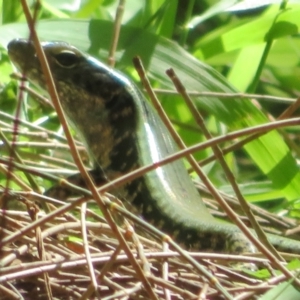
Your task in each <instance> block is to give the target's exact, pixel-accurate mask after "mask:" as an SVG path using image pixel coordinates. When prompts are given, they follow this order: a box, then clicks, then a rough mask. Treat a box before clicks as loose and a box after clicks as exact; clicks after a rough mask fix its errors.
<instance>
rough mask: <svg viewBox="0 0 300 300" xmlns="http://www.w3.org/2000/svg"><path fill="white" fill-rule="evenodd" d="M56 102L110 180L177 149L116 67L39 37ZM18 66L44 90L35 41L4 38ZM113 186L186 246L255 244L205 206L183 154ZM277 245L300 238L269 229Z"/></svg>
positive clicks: (232, 249) (286, 246) (292, 244)
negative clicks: (51, 77)
mask: <svg viewBox="0 0 300 300" xmlns="http://www.w3.org/2000/svg"><path fill="white" fill-rule="evenodd" d="M42 46H43V49H44V51H45V54H46V57H47V60H48V63H49V66H50V69H51V72H52V76H53V78H54V81H55V85H56V88H57V91H58V94H59V98H60V101H61V104H62V107H63V109H64V111H65V113H66V115H67V117H68V119H69V120H70V121H71V123H72V124H73V126H74V127H75V128H76V130H77V132H78V134H79V136H80V137H81V138H82V140H83V142H84V143H85V145H86V148H87V151H88V152H89V154H90V156H91V158H92V160H93V161H94V163H95V170H99V172H102V173H103V174H105V176H106V177H107V179H108V180H111V179H113V178H115V177H117V176H120V175H122V174H125V173H128V172H130V171H131V170H134V169H136V168H138V167H140V166H144V165H147V164H150V163H154V162H159V160H160V159H162V158H164V157H165V156H167V155H169V154H171V153H174V152H175V151H176V150H177V148H176V146H175V144H174V141H173V140H172V138H171V136H170V134H169V133H168V131H167V129H166V127H165V126H164V124H163V123H162V122H161V120H160V118H159V116H158V115H157V114H156V112H155V111H154V110H153V109H152V107H151V106H150V105H149V103H148V102H147V100H146V99H145V97H144V96H143V94H142V93H141V92H140V91H139V89H138V88H137V87H136V86H135V85H134V84H133V83H132V82H131V81H129V80H128V78H127V77H126V76H124V75H122V74H121V73H119V72H117V71H114V70H112V69H110V68H108V67H107V66H106V65H104V64H103V63H101V62H100V61H98V60H96V59H94V58H93V57H91V56H88V55H86V54H84V53H82V52H80V51H79V50H78V49H76V48H75V47H72V46H71V45H69V44H67V43H63V42H44V43H42ZM8 53H9V56H10V58H11V60H12V62H13V63H14V64H15V65H16V66H17V68H18V69H19V70H20V71H22V72H25V73H26V76H27V77H28V78H29V80H31V81H32V82H34V83H35V84H37V85H39V86H40V87H42V88H43V89H45V90H46V83H45V79H44V75H43V72H42V70H41V66H40V63H39V60H38V58H37V56H36V54H35V49H34V46H33V44H32V43H31V42H29V41H27V40H24V39H16V40H13V41H11V42H10V43H9V45H8ZM113 193H114V194H115V195H116V196H117V197H119V198H120V199H122V200H123V201H124V203H125V205H126V206H127V207H129V208H131V209H133V211H134V212H135V213H136V214H138V215H140V216H141V217H142V218H144V219H145V220H146V221H148V222H150V223H153V224H154V225H155V226H157V227H158V228H160V229H161V230H162V231H163V232H165V233H167V234H169V235H170V236H172V237H173V238H174V239H175V240H176V241H177V242H178V243H180V244H182V245H183V246H184V247H185V248H187V249H193V250H204V251H215V252H229V253H241V252H252V251H254V249H253V246H252V245H251V244H250V243H249V242H248V240H247V239H246V238H245V237H244V235H243V234H242V233H241V232H240V230H239V229H238V228H237V227H236V226H235V225H232V224H227V223H224V222H221V221H219V220H217V219H215V218H213V216H212V215H211V214H210V213H209V211H208V209H207V208H206V207H205V205H204V203H203V201H202V199H201V197H200V195H199V193H198V192H197V190H196V188H195V186H194V185H193V183H192V181H191V179H190V177H189V175H188V173H187V171H186V169H185V167H184V164H183V162H182V161H181V160H178V161H175V162H172V163H170V164H168V165H166V166H162V167H159V168H157V169H155V170H154V171H151V172H148V173H147V174H145V175H143V176H142V177H140V178H138V179H135V180H133V181H132V182H129V183H128V184H126V185H124V186H123V187H122V188H118V189H115V190H114V191H113ZM268 238H269V239H270V241H271V243H272V244H274V245H275V246H276V247H278V248H279V249H280V250H283V251H286V252H295V253H300V242H298V241H294V240H290V239H287V238H283V237H279V236H274V235H268Z"/></svg>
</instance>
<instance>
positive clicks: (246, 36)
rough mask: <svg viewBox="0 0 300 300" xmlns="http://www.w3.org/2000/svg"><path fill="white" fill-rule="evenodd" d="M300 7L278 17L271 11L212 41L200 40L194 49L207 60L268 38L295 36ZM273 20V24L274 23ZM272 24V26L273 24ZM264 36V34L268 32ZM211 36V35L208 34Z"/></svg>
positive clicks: (276, 13)
mask: <svg viewBox="0 0 300 300" xmlns="http://www.w3.org/2000/svg"><path fill="white" fill-rule="evenodd" d="M299 13H300V5H295V6H293V7H292V8H290V9H286V10H285V11H283V12H282V13H280V14H279V15H278V10H274V11H273V10H272V13H267V14H265V15H264V16H261V17H260V18H258V19H255V20H253V21H250V22H247V23H244V21H243V22H241V24H240V25H239V24H237V25H236V26H235V27H233V28H232V29H231V30H228V31H226V32H225V33H223V34H221V35H217V36H215V37H214V38H213V39H209V40H206V39H205V38H204V39H203V40H200V41H199V43H198V44H197V45H196V48H197V49H199V51H201V53H202V55H203V57H205V58H209V57H211V56H215V55H217V54H220V53H222V52H229V51H233V50H236V49H240V48H243V47H247V46H249V45H253V44H260V43H263V42H265V41H266V40H267V39H268V38H274V39H275V38H279V37H282V36H286V35H291V34H297V33H298V32H299V26H300V18H299ZM277 15H278V16H277ZM274 20H276V21H275V23H274ZM273 23H274V24H273ZM268 30H270V31H269V33H267V34H266V32H268ZM210 34H212V33H210Z"/></svg>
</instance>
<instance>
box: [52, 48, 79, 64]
mask: <svg viewBox="0 0 300 300" xmlns="http://www.w3.org/2000/svg"><path fill="white" fill-rule="evenodd" d="M54 58H55V60H56V63H57V64H58V65H59V66H61V67H63V68H67V69H71V68H73V67H75V66H76V65H77V63H78V56H77V55H76V53H74V52H73V51H70V50H63V51H61V52H59V53H57V54H55V55H54Z"/></svg>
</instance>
